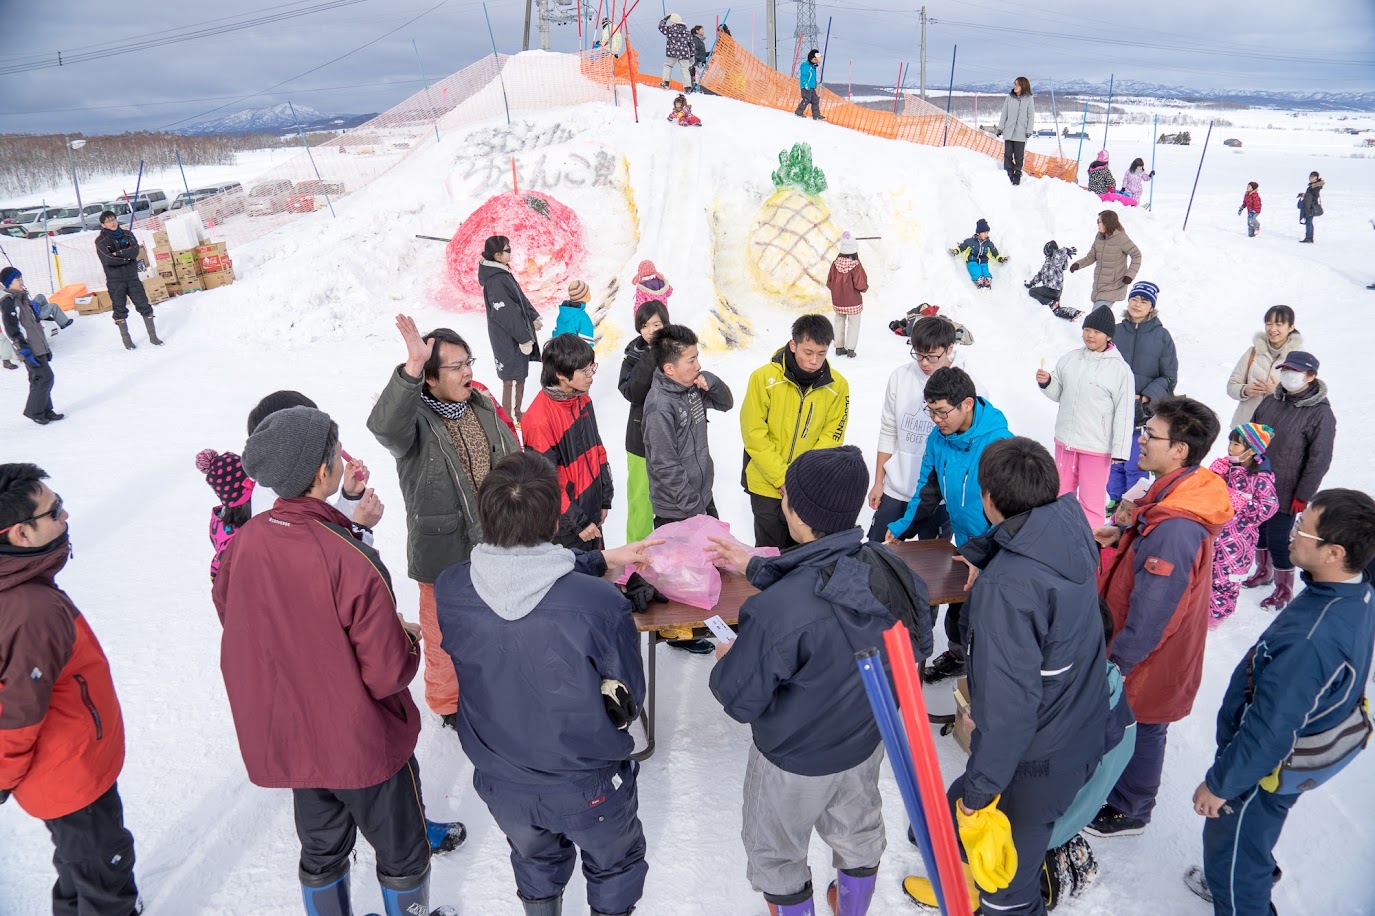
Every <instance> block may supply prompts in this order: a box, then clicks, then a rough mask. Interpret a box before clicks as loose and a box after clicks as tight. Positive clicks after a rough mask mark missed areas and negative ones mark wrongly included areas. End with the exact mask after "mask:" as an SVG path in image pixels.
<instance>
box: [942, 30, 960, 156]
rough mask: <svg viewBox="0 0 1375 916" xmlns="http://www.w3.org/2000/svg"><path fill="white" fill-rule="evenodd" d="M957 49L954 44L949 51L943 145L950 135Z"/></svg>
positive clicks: (958, 48) (957, 46) (958, 47)
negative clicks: (948, 76)
mask: <svg viewBox="0 0 1375 916" xmlns="http://www.w3.org/2000/svg"><path fill="white" fill-rule="evenodd" d="M959 50H960V46H959V45H955V49H954V50H953V51H951V52H950V88H949V89H948V90H946V93H945V130H944V131H943V132H942V133H941V146H945V140H946V138H947V137H948V136H950V102H951V100H952V99H954V97H955V55H956V54H958V53H959Z"/></svg>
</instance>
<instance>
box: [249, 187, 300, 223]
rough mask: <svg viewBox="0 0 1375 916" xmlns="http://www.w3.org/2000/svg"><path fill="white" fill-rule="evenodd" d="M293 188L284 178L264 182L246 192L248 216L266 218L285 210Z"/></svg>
mask: <svg viewBox="0 0 1375 916" xmlns="http://www.w3.org/2000/svg"><path fill="white" fill-rule="evenodd" d="M293 189H294V186H293V185H292V183H291V182H290V181H288V180H286V179H285V178H279V179H273V180H272V181H264V182H263V183H262V184H259V185H256V186H254V188H253V190H251V191H249V192H248V215H249V216H267V215H268V214H270V213H282V212H284V211H285V210H286V201H287V197H288V196H290V194H291V192H292V190H293Z"/></svg>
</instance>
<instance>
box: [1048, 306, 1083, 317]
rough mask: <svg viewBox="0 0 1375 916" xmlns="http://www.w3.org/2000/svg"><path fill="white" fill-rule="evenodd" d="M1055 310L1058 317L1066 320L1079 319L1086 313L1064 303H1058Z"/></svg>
mask: <svg viewBox="0 0 1375 916" xmlns="http://www.w3.org/2000/svg"><path fill="white" fill-rule="evenodd" d="M1054 312H1055V317H1056V318H1063V319H1065V320H1066V321H1078V320H1079V317H1080V316H1081V315H1083V314H1084V313H1083V312H1081V311H1079V310H1078V309H1072V308H1069V307H1068V306H1064V305H1057V306H1056V307H1055V309H1054Z"/></svg>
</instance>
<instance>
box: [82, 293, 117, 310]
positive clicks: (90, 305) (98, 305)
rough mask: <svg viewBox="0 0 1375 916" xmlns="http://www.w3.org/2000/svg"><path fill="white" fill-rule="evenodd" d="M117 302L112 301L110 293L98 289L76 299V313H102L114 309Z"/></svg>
mask: <svg viewBox="0 0 1375 916" xmlns="http://www.w3.org/2000/svg"><path fill="white" fill-rule="evenodd" d="M114 307H115V304H114V303H113V302H111V301H110V294H109V293H108V292H107V291H105V290H103V289H98V290H95V291H94V292H92V293H91V295H90V296H89V297H86V296H83V297H80V298H78V299H77V300H76V313H77V314H78V315H100V314H103V313H105V312H108V311H111V310H113V309H114Z"/></svg>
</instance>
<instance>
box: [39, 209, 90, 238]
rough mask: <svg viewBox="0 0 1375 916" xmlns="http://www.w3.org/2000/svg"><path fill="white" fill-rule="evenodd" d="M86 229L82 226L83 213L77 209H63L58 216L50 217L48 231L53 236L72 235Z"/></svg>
mask: <svg viewBox="0 0 1375 916" xmlns="http://www.w3.org/2000/svg"><path fill="white" fill-rule="evenodd" d="M84 228H86V227H85V226H83V225H82V224H81V211H80V210H78V209H77V208H76V207H62V208H61V209H59V210H58V211H57V215H56V216H50V217H48V231H49V232H50V233H52V234H53V235H71V234H72V233H73V232H80V231H81V230H82V229H84Z"/></svg>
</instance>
